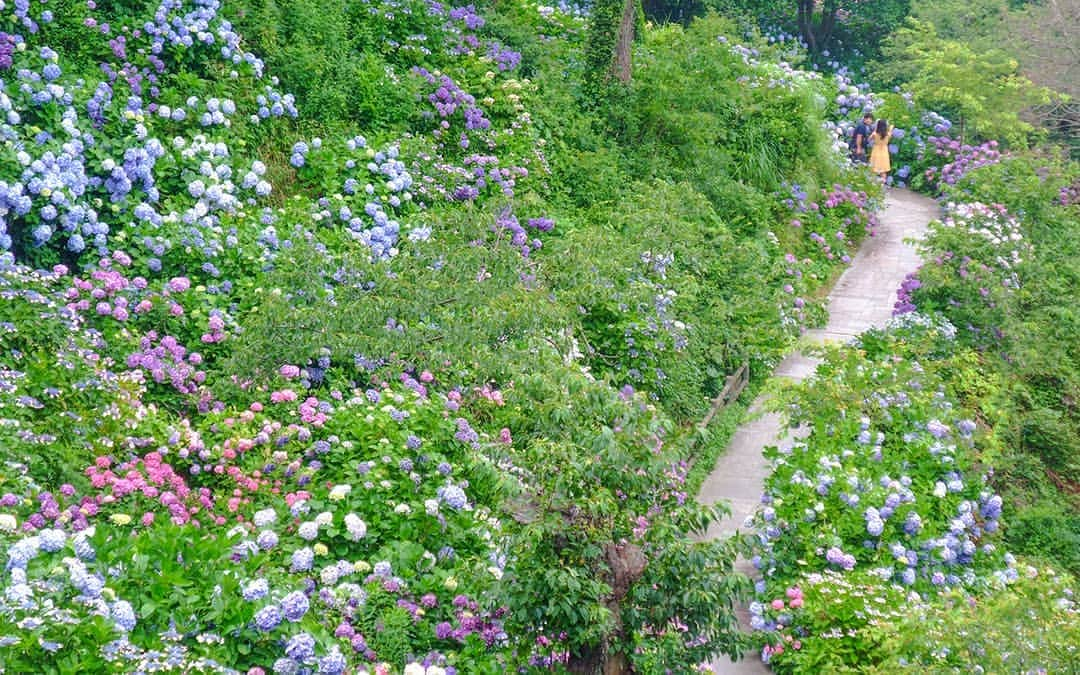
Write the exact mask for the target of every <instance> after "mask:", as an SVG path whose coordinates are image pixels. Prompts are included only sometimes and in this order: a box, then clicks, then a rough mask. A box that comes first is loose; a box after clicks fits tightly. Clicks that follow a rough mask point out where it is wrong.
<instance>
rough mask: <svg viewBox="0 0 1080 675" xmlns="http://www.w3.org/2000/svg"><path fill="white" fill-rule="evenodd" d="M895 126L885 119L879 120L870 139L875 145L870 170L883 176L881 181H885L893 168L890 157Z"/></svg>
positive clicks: (871, 155)
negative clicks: (890, 144)
mask: <svg viewBox="0 0 1080 675" xmlns="http://www.w3.org/2000/svg"><path fill="white" fill-rule="evenodd" d="M892 132H893V128H892V127H891V126H890V125H889V124H888V122H886V121H885V120H878V123H877V129H875V130H874V133H872V134H870V140H871V141H872V142H873V144H874V147H873V149H871V150H870V170H871V171H873V172H874V173H876V174H877V175H879V176H881V183H882V184H884V183H885V179H886V177H887V176H888V175H889V171H891V170H892V161H891V160H890V159H889V140H890V139H892Z"/></svg>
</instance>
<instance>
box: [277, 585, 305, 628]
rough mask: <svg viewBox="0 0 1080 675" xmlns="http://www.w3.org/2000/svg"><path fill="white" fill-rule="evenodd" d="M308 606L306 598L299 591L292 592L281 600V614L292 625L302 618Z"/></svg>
mask: <svg viewBox="0 0 1080 675" xmlns="http://www.w3.org/2000/svg"><path fill="white" fill-rule="evenodd" d="M310 606H311V605H310V603H309V602H308V599H307V596H306V595H304V594H303V593H302V592H300V591H293V592H292V593H289V594H288V595H286V596H285V597H284V598H282V599H281V612H282V614H283V615H284V616H285V618H286V619H288V620H289V621H292V622H293V623H296V622H297V621H299V620H300V619H302V618H304V615H305V614H307V611H308V608H309V607H310Z"/></svg>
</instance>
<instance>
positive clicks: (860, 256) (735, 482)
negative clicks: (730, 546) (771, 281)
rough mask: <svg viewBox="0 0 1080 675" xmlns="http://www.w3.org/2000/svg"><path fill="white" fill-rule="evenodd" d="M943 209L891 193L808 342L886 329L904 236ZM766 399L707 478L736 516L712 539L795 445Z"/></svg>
mask: <svg viewBox="0 0 1080 675" xmlns="http://www.w3.org/2000/svg"><path fill="white" fill-rule="evenodd" d="M938 213H939V210H938V205H937V203H936V202H934V201H933V200H931V199H928V198H926V197H921V196H919V195H916V194H914V193H912V192H909V191H907V190H899V189H890V191H889V194H888V195H887V197H886V199H885V210H884V211H883V212H882V213H880V214H879V220H880V224H879V226H878V229H877V234H876V235H875V236H873V237H867V238H866V240H865V241H864V242H863V244H862V247H861V248H860V249H859V251H858V253H857V254H856V255H855V258H854V260H852V263H851V266H850V267H848V269H846V270H845V271H844V274H843V275H842V276H841V277H840V279H839V280H838V281H837V283H836V286H835V287H834V288H833V290H832V293H830V294H829V322H828V324H827V325H826V326H825V327H824V328H821V329H817V330H813V331H808V333H807V338H808V340H810V341H816V342H846V341H848V340H850V339H851V338H852V337H854V336H856V335H858V334H860V333H862V332H863V331H865V330H866V329H868V328H871V327H873V326H882V325H884V324H885V322H886V321H888V319H889V317H890V316H891V315H892V309H893V304H894V303H895V302H896V290H897V288H899V286H900V282H902V281H903V280H904V277H905V276H907V274H908V273H909V272H913V271H915V269H917V268H918V266H919V264H920V260H919V256H918V255H917V254H916V252H915V249H914V247H913V246H911V245H909V244H907V243H905V241H904V240H905V239H917V238H919V237H921V236H922V235H923V233H924V232H925V231H926V225H927V223H928V222H930V221H931V220H933V219H934V218H936V217H937V216H938ZM818 363H819V361H818V360H816V359H814V358H813V357H808V356H804V355H802V354H799V353H795V354H792V355H791V356H789V357H787V358H786V359H785V360H784V361H783V362H782V363H781V364H780V365H779V366H778V367H777V368H776V371H775V372H774V373H773V376H774V377H778V378H786V379H789V380H796V381H798V380H802V379H803V378H805V377H807V376H808V375H811V374H813V372H814V369H815V368H816V367H817V364H818ZM763 403H764V395H763V396H761V397H758V399H757V400H756V401H754V403H753V405H752V406H751V408H750V413H749V417H750V420H749V421H747V422H745V423H744V424H742V425H741V426H740V427H739V428H738V429H737V430H736V431H735V434H734V436H732V438H731V443H730V445H728V448H727V450H726V451H725V453H724V454H723V455H721V456H720V459H719V460H717V462H716V468H714V469H713V471H712V473H711V474H709V476H708V478H706V479H705V482H704V484H702V486H701V494H699V495H698V499H699V500H700V501H701V502H702V503H705V504H712V503H715V502H718V501H726V502H728V503H729V504H730V506H731V511H732V514H731V516H729V517H728V518H726V519H724V520H722V521H720V522H718V523H714V524H713V525H712V527H710V528H709V532H708V533H707V536H708V537H710V538H713V537H727V536H730V535H732V534H734V533H735V531H736V530H739V529H742V530H743V531H745V529H746V528H745V527H744V525H743V522H744V521H745V520H746V518H747V517H748V516H750V515H751V514H753V512H754V509H755V508H756V507H757V505H758V503H759V500H760V497H761V492H762V486H763V484H764V480H765V477H766V476H767V475H768V472H769V467H768V464H767V463H766V461H765V458H764V457H762V455H761V451H762V449H763V448H765V447H766V446H770V445H777V444H778V443H779V444H781V445H783V444H788V445H790V444H791V442H792V439H791V438H790V437H786V436H785V437H784V438H781V428H780V427H781V420H780V416H779V415H778V414H777V413H767V414H758V413H760V411H761V409H762V405H763ZM736 567H737V569H739V570H740V571H742V572H745V573H747V574H752V573H753V571H754V570H753V568H752V567H751V566H750V564H749V563H748V562H747V561H745V560H739V561H738V563H737V564H736ZM740 619H741V620H742V622H743V625H744V628H745V627H748V621H749V614H748V612H746V611H745V609H743V610H742V611H741V613H740ZM713 670H714V672H716V673H718V674H721V675H728V674H737V673H743V674H749V673H768V672H769V670H768V668H766V667H765V665H764V664H762V663H761V661H760V659H759V657H758V656H757V655H756V654H750V655H748V656H747V657H746V658H744V659H743V660H742V661H739V662H736V663H732V662H731V661H730V660H729V659H727V658H726V657H722V658H721V659H720V660H718V661H717V662H716V663H714V664H713Z"/></svg>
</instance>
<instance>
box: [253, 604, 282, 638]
mask: <svg viewBox="0 0 1080 675" xmlns="http://www.w3.org/2000/svg"><path fill="white" fill-rule="evenodd" d="M254 618H255V627H256V628H258V629H259V630H261V631H262V632H264V633H269V632H270V631H272V630H274V629H275V628H277V627H278V626H279V625H280V624H281V610H279V609H278V608H277V605H268V606H266V607H263V608H262V609H260V610H259V611H258V612H255V617H254Z"/></svg>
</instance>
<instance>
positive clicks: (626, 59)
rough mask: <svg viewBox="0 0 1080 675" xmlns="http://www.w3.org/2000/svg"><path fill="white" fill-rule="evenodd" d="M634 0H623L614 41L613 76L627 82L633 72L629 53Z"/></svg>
mask: <svg viewBox="0 0 1080 675" xmlns="http://www.w3.org/2000/svg"><path fill="white" fill-rule="evenodd" d="M636 6H637V2H636V0H624V2H623V12H622V20H621V21H619V38H618V41H617V42H616V43H615V77H617V78H619V82H622V83H623V84H629V82H630V76H631V74H632V72H633V63H632V62H631V55H632V51H633V47H634V14H635V12H634V8H635V7H636Z"/></svg>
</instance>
